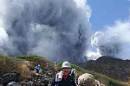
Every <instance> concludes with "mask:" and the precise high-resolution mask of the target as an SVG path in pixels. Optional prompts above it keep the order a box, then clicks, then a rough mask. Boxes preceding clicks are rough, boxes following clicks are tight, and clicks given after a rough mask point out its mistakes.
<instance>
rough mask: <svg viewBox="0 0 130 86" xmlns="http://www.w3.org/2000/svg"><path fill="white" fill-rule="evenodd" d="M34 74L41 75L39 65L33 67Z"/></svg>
mask: <svg viewBox="0 0 130 86" xmlns="http://www.w3.org/2000/svg"><path fill="white" fill-rule="evenodd" d="M34 72H35V73H36V74H37V75H39V74H41V73H42V68H41V65H40V64H37V65H36V66H35V67H34Z"/></svg>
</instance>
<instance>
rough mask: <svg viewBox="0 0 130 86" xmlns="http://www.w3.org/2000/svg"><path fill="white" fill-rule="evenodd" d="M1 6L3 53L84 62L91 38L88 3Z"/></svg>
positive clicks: (45, 0)
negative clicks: (83, 57) (83, 58)
mask: <svg viewBox="0 0 130 86" xmlns="http://www.w3.org/2000/svg"><path fill="white" fill-rule="evenodd" d="M0 3H1V4H0V27H1V28H0V53H2V54H3V53H4V54H7V55H29V54H36V55H41V56H46V57H49V58H51V59H67V60H72V61H73V59H77V61H78V60H81V58H80V57H82V56H83V55H84V51H85V50H86V48H87V44H88V38H89V17H90V9H89V6H88V5H87V6H86V3H87V2H86V0H0ZM1 34H3V35H1Z"/></svg>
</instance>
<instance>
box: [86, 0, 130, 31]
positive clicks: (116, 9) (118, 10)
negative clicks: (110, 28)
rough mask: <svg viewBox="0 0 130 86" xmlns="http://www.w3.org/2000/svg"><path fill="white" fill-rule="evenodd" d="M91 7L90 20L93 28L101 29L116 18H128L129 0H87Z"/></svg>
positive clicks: (129, 11) (129, 10) (129, 12)
mask: <svg viewBox="0 0 130 86" xmlns="http://www.w3.org/2000/svg"><path fill="white" fill-rule="evenodd" d="M88 4H89V5H90V7H91V9H92V16H91V19H90V22H91V24H92V28H93V30H95V31H97V30H101V29H103V27H104V26H106V25H112V24H113V23H114V22H115V21H116V20H125V19H128V17H129V14H130V0H88Z"/></svg>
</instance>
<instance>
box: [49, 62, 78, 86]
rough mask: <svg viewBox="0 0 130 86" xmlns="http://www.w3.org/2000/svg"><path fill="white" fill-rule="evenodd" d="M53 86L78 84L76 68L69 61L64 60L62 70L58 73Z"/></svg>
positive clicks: (73, 85) (74, 85)
mask: <svg viewBox="0 0 130 86" xmlns="http://www.w3.org/2000/svg"><path fill="white" fill-rule="evenodd" d="M51 86H77V85H76V74H75V70H74V69H72V68H71V64H70V63H69V62H68V61H65V62H63V64H62V68H61V71H60V72H58V73H57V74H56V76H55V78H54V80H53V82H52V85H51Z"/></svg>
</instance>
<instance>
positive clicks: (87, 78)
mask: <svg viewBox="0 0 130 86" xmlns="http://www.w3.org/2000/svg"><path fill="white" fill-rule="evenodd" d="M78 85H79V86H105V85H104V84H102V83H101V82H100V81H98V80H96V79H95V78H94V76H93V75H92V74H88V73H85V74H82V75H81V76H79V78H78Z"/></svg>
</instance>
